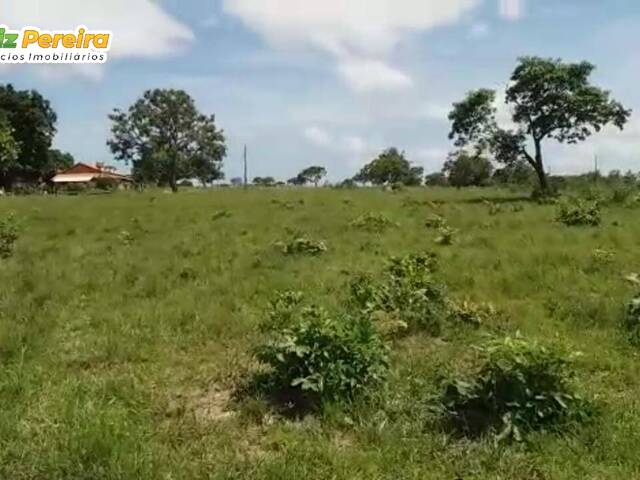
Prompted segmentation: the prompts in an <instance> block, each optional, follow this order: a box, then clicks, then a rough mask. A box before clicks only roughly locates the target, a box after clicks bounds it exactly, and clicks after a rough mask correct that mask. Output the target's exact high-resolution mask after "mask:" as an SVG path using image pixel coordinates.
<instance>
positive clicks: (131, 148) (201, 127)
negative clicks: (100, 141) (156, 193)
mask: <svg viewBox="0 0 640 480" xmlns="http://www.w3.org/2000/svg"><path fill="white" fill-rule="evenodd" d="M109 118H110V119H111V120H112V122H113V125H112V127H111V134H112V137H111V139H109V141H108V142H107V144H108V145H109V147H110V148H111V151H112V152H113V153H114V155H115V156H116V158H117V159H118V160H121V161H125V162H127V163H131V164H132V166H133V175H134V177H135V178H136V179H137V180H138V181H141V182H145V183H147V182H155V183H158V184H160V185H168V186H170V187H171V189H172V190H173V191H174V192H176V191H177V190H178V180H180V179H182V178H199V179H200V180H201V181H202V182H203V183H208V182H210V181H212V180H215V179H217V178H221V177H222V171H221V168H222V161H223V159H224V157H225V156H226V153H227V148H226V145H225V137H224V134H223V132H222V130H218V129H217V128H216V125H215V117H214V116H213V115H211V116H207V115H203V114H202V113H200V112H199V111H198V109H197V108H196V106H195V102H194V100H193V99H192V98H191V97H190V96H189V95H188V94H187V93H186V92H184V91H182V90H159V89H156V90H148V91H146V92H145V93H144V95H143V96H142V98H140V99H139V100H138V101H136V102H135V103H134V104H133V105H132V106H131V107H129V109H128V111H127V112H123V111H120V110H118V109H115V110H114V112H113V113H112V114H111V115H110V116H109Z"/></svg>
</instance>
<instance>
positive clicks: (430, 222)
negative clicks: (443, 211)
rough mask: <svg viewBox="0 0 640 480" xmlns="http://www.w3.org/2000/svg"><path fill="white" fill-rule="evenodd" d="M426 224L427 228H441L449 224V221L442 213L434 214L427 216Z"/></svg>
mask: <svg viewBox="0 0 640 480" xmlns="http://www.w3.org/2000/svg"><path fill="white" fill-rule="evenodd" d="M425 225H426V227H427V228H433V229H440V228H444V227H446V226H447V221H446V220H445V219H444V218H442V217H441V216H440V215H436V214H432V215H429V217H427V220H426V221H425Z"/></svg>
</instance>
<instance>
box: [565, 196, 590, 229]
mask: <svg viewBox="0 0 640 480" xmlns="http://www.w3.org/2000/svg"><path fill="white" fill-rule="evenodd" d="M556 220H557V221H558V222H561V223H564V224H565V225H567V226H592V227H597V226H598V225H600V222H601V216H600V205H599V203H598V202H597V201H595V202H592V201H586V200H580V199H575V200H573V201H564V202H561V203H560V206H559V208H558V214H557V216H556Z"/></svg>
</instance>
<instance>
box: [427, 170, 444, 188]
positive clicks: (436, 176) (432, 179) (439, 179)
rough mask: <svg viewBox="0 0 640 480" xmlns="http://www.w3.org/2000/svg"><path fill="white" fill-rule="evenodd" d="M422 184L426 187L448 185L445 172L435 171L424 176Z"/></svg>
mask: <svg viewBox="0 0 640 480" xmlns="http://www.w3.org/2000/svg"><path fill="white" fill-rule="evenodd" d="M424 184H425V185H426V186H428V187H446V186H447V185H449V180H448V179H447V175H446V174H444V173H442V172H435V173H430V174H429V175H427V176H426V177H424Z"/></svg>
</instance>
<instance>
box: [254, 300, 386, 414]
mask: <svg viewBox="0 0 640 480" xmlns="http://www.w3.org/2000/svg"><path fill="white" fill-rule="evenodd" d="M262 332H263V333H264V334H265V337H266V338H265V341H264V342H263V343H262V344H261V345H260V346H259V347H258V348H257V349H256V352H255V353H256V357H257V359H258V360H259V361H260V362H262V363H263V364H265V365H267V366H268V367H269V371H268V373H267V379H266V382H265V386H266V387H267V388H268V391H269V392H270V393H271V394H273V395H274V396H276V397H280V398H284V399H286V402H285V403H290V404H291V405H290V406H292V407H295V408H317V407H321V406H322V405H323V404H324V403H326V402H340V401H349V400H352V399H353V398H355V397H356V396H357V395H359V394H361V393H363V392H364V391H365V390H366V389H367V388H369V387H372V386H375V385H377V384H380V383H382V382H383V381H384V379H385V377H386V373H387V369H388V348H387V346H386V345H385V344H384V342H383V340H382V339H381V337H380V335H379V333H378V332H377V330H376V328H375V327H374V325H373V323H372V322H371V321H370V320H369V319H367V318H365V317H351V316H348V315H345V314H343V313H330V312H328V311H327V310H325V309H323V308H321V307H318V306H315V305H305V303H304V299H303V296H302V294H300V293H298V292H284V293H282V294H279V295H278V296H277V297H276V298H275V299H274V300H273V301H272V302H271V304H270V308H269V312H268V318H267V320H266V321H265V323H264V324H263V325H262Z"/></svg>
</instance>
